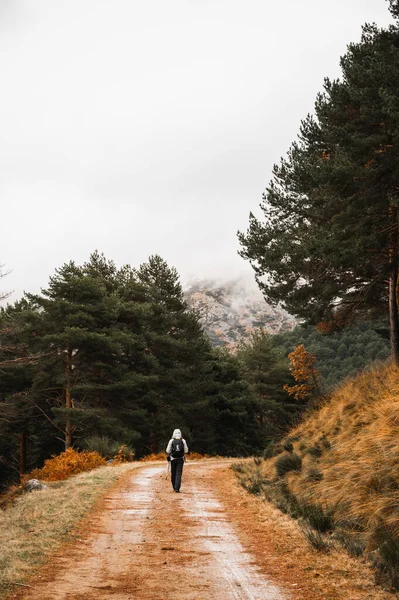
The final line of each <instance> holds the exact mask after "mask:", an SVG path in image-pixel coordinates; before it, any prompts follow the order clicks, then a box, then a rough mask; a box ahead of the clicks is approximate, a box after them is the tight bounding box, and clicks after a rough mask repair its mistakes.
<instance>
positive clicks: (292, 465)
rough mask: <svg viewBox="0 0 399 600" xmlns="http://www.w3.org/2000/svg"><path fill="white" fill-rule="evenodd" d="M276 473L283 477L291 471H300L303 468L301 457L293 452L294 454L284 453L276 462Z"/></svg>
mask: <svg viewBox="0 0 399 600" xmlns="http://www.w3.org/2000/svg"><path fill="white" fill-rule="evenodd" d="M275 466H276V473H277V475H278V476H279V477H283V475H286V473H289V472H290V471H300V470H301V469H302V459H301V457H300V456H299V455H298V454H296V453H295V452H293V453H292V454H282V455H281V456H279V457H278V458H277V460H276V462H275Z"/></svg>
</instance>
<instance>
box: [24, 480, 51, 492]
mask: <svg viewBox="0 0 399 600" xmlns="http://www.w3.org/2000/svg"><path fill="white" fill-rule="evenodd" d="M46 489H47V485H44V483H41V482H40V481H39V480H38V479H29V481H27V482H26V483H25V485H24V492H34V491H36V490H46Z"/></svg>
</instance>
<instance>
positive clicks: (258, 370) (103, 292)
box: [0, 252, 388, 483]
mask: <svg viewBox="0 0 399 600" xmlns="http://www.w3.org/2000/svg"><path fill="white" fill-rule="evenodd" d="M0 321H1V323H0V336H1V354H0V363H1V365H0V366H1V371H2V376H1V379H0V393H1V401H0V476H1V479H2V481H3V482H4V483H7V482H9V481H10V480H13V479H15V478H16V477H17V476H18V475H19V474H21V473H24V472H26V471H28V470H30V469H32V468H34V467H37V466H41V464H42V463H43V461H44V460H45V459H46V458H48V457H49V456H50V455H52V454H57V453H59V452H60V451H62V450H63V449H65V448H68V447H70V446H73V447H75V448H77V449H85V448H90V449H96V450H99V451H100V452H101V453H103V454H105V455H109V456H111V455H112V452H116V450H117V449H118V448H119V447H120V446H121V445H124V446H125V447H126V448H127V449H128V450H130V451H133V452H134V453H135V456H136V457H141V456H143V455H146V454H150V453H154V452H155V453H156V452H159V451H161V450H163V449H164V448H165V446H166V443H167V441H168V439H169V436H170V433H171V431H172V430H173V429H174V428H175V427H176V426H178V427H180V428H181V429H183V431H184V435H185V437H186V438H187V440H188V442H189V444H190V447H191V448H192V450H195V451H197V452H201V453H207V454H211V455H216V454H221V455H234V456H237V455H240V456H242V455H248V454H254V453H260V452H262V451H263V449H264V448H265V447H266V446H267V445H269V444H270V442H273V441H275V440H276V439H277V438H279V437H281V435H282V434H284V433H285V432H286V431H287V429H288V428H289V427H290V426H291V425H292V424H293V423H294V422H296V420H297V419H298V417H299V416H300V414H301V413H302V411H303V410H304V409H305V408H306V404H307V403H306V401H302V400H298V399H293V398H292V397H291V396H290V394H289V393H288V392H287V391H286V390H285V389H284V386H289V385H290V384H292V383H293V378H292V374H291V371H290V363H289V360H288V358H287V356H288V354H289V352H291V351H292V350H293V348H294V347H296V346H297V345H299V344H304V345H305V346H306V348H307V349H308V350H309V351H310V352H312V353H313V354H314V355H315V357H316V359H317V365H318V368H319V370H320V372H321V375H322V385H323V387H324V388H325V389H327V388H328V387H329V386H331V385H333V384H334V383H336V382H337V380H338V379H339V378H342V377H345V376H346V375H349V374H351V373H352V372H353V371H354V370H358V369H359V368H362V367H363V366H365V365H366V364H368V363H369V362H370V361H372V360H374V359H383V358H385V357H386V356H387V353H388V351H387V340H385V339H384V338H383V337H382V336H381V335H380V334H379V333H377V331H376V328H374V329H373V328H372V326H371V325H367V324H363V325H359V326H358V327H356V328H351V329H349V330H344V331H343V332H339V333H338V332H336V333H334V334H333V335H330V336H326V335H322V334H321V333H318V332H317V331H316V330H315V328H314V327H308V328H306V327H305V328H297V329H295V330H293V331H292V332H288V333H285V334H282V335H280V336H270V335H268V334H266V333H265V332H264V331H262V330H259V331H257V330H255V331H254V332H253V334H252V335H251V337H250V339H249V340H245V341H243V342H242V343H241V344H239V346H238V348H237V350H236V351H235V352H234V353H232V352H229V351H227V350H226V349H221V348H213V347H212V346H211V343H210V340H209V338H208V337H207V336H206V334H205V333H204V331H203V329H202V326H201V324H200V321H199V316H198V314H197V313H196V312H195V311H193V310H192V309H190V308H189V306H188V305H187V302H186V300H185V298H184V294H183V290H182V287H181V284H180V282H179V276H178V273H177V272H176V270H175V269H174V268H172V267H169V266H168V265H167V263H166V262H165V261H164V260H163V259H162V258H161V257H159V256H152V257H150V258H149V260H148V262H147V263H145V264H142V265H141V266H140V267H138V268H137V269H135V268H132V267H130V266H124V267H122V268H120V269H118V268H117V267H116V266H115V264H114V263H113V262H112V261H110V260H107V259H106V258H105V257H104V256H103V255H101V254H99V253H98V252H95V253H93V254H92V256H91V257H90V259H89V261H88V262H87V263H85V264H83V265H81V266H78V265H76V264H75V263H73V262H70V263H67V264H65V265H63V266H62V267H61V268H59V269H57V271H56V273H55V274H54V275H53V276H52V277H50V281H49V284H48V287H47V288H46V289H44V290H42V293H41V294H29V293H27V294H26V295H25V296H24V297H23V298H22V299H21V300H18V301H17V302H15V303H14V304H9V305H8V306H6V307H4V308H3V309H2V311H1V314H0Z"/></svg>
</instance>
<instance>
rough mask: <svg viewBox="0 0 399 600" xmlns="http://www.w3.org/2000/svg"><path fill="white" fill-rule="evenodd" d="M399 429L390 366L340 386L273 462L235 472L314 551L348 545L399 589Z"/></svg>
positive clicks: (397, 386) (258, 461) (398, 380)
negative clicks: (296, 529) (290, 523)
mask: <svg viewBox="0 0 399 600" xmlns="http://www.w3.org/2000/svg"><path fill="white" fill-rule="evenodd" d="M398 427H399V371H398V369H397V368H394V367H391V366H386V367H383V368H381V369H378V370H377V369H375V370H371V371H369V372H365V373H363V374H361V375H359V376H358V377H356V378H354V379H352V380H349V381H347V382H346V383H344V384H343V385H342V386H341V387H339V388H338V389H337V390H336V391H335V392H334V393H333V395H332V397H331V399H330V400H327V401H325V402H324V404H323V405H322V406H321V407H320V408H319V409H317V410H316V411H315V412H314V413H313V414H311V415H310V416H308V418H307V419H305V420H304V421H303V422H302V423H301V424H300V425H299V426H298V427H296V428H294V429H293V430H291V431H290V432H289V435H288V436H286V437H285V438H284V439H283V440H282V441H281V442H280V443H279V444H278V445H276V446H275V448H274V456H273V457H271V458H270V457H266V458H264V457H259V458H255V459H254V461H252V463H251V462H242V463H236V464H235V465H233V468H234V470H235V472H236V473H237V476H238V478H239V481H240V483H241V485H242V486H243V487H245V488H246V489H247V490H248V491H249V492H250V493H252V494H255V495H258V496H260V497H262V498H264V499H265V500H268V501H270V502H272V503H273V504H274V505H275V506H276V507H277V508H279V509H280V510H281V511H283V512H284V513H286V514H288V515H289V516H291V517H293V518H295V519H298V523H299V526H300V528H301V530H302V532H303V534H304V536H305V537H306V539H307V540H308V542H309V543H310V544H311V545H312V546H313V547H314V548H316V549H317V550H319V551H323V552H329V551H330V550H331V549H332V548H334V547H336V546H337V545H338V546H341V547H343V548H345V549H346V550H347V551H348V553H349V554H350V555H352V556H355V557H363V558H364V559H366V560H368V561H369V562H371V563H372V564H373V566H374V568H375V573H376V582H377V583H379V584H382V585H384V586H387V587H390V588H394V589H397V590H398V589H399V512H398V507H399V440H398ZM268 452H269V454H270V449H269V451H268Z"/></svg>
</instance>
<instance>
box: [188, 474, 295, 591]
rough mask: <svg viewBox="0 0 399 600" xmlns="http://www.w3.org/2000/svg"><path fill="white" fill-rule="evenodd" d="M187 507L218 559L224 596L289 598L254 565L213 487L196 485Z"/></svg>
mask: <svg viewBox="0 0 399 600" xmlns="http://www.w3.org/2000/svg"><path fill="white" fill-rule="evenodd" d="M191 491H192V494H190V498H189V499H188V498H187V499H185V500H184V501H183V503H182V504H183V507H184V510H185V512H186V514H187V515H188V516H189V518H190V519H193V520H195V521H196V522H197V523H198V527H197V533H196V537H197V538H198V539H199V540H201V542H202V544H203V547H204V549H205V550H206V551H208V552H210V553H211V554H212V555H213V556H214V558H215V559H216V565H217V569H218V571H219V576H220V577H221V578H222V579H223V580H224V582H225V585H226V593H225V595H224V597H226V598H234V599H236V600H287V596H285V595H284V594H283V593H282V591H281V590H280V589H279V588H277V587H276V586H274V585H273V584H272V583H270V582H268V581H267V580H265V579H264V577H263V576H262V575H261V574H260V573H259V572H258V570H257V569H256V568H255V567H254V561H253V559H252V558H251V556H250V555H249V554H248V553H247V552H246V551H245V549H244V548H243V546H242V544H241V542H240V541H239V539H238V537H237V535H236V533H235V531H234V529H233V527H232V526H231V525H230V523H229V522H228V521H227V517H226V514H225V512H224V510H223V507H222V506H221V504H220V503H219V502H218V500H216V498H214V497H212V495H211V494H210V492H209V490H201V489H199V487H197V486H196V485H194V486H193V487H192V489H191Z"/></svg>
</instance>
